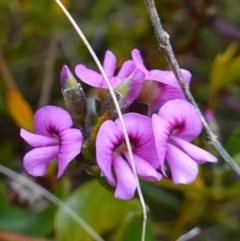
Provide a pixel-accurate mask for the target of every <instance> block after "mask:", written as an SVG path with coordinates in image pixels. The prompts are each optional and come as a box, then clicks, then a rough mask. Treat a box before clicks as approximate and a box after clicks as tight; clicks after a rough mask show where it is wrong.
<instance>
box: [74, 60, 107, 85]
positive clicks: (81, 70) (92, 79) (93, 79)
mask: <svg viewBox="0 0 240 241" xmlns="http://www.w3.org/2000/svg"><path fill="white" fill-rule="evenodd" d="M75 74H76V75H77V77H78V78H79V79H80V80H81V81H82V82H84V83H86V84H88V85H90V86H93V87H96V88H104V87H105V86H106V84H105V81H104V79H103V77H102V75H101V74H99V73H97V72H96V71H94V70H91V69H88V68H87V67H86V66H85V65H83V64H78V65H77V66H76V67H75Z"/></svg>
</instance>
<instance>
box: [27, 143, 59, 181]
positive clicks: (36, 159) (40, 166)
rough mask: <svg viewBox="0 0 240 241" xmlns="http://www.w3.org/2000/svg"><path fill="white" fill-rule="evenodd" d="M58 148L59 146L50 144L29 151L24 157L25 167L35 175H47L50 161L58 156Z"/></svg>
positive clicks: (29, 172)
mask: <svg viewBox="0 0 240 241" xmlns="http://www.w3.org/2000/svg"><path fill="white" fill-rule="evenodd" d="M58 149H59V147H58V146H48V147H40V148H35V149H33V150H31V151H29V152H28V153H27V154H26V155H25V156H24V158H23V166H24V169H25V170H26V172H27V173H28V174H30V175H32V176H35V177H38V176H43V175H45V174H46V172H47V166H48V164H49V162H50V161H52V160H53V159H55V158H57V155H58Z"/></svg>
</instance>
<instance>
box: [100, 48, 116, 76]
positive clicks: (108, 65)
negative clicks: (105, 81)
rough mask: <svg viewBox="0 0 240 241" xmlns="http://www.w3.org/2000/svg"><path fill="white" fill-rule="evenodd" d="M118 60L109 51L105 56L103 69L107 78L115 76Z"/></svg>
mask: <svg viewBox="0 0 240 241" xmlns="http://www.w3.org/2000/svg"><path fill="white" fill-rule="evenodd" d="M116 64H117V59H116V57H115V55H114V54H113V52H111V51H109V50H107V51H106V53H105V56H104V61H103V69H104V70H105V73H106V75H107V76H113V74H114V71H115V69H116Z"/></svg>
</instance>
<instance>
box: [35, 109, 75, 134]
mask: <svg viewBox="0 0 240 241" xmlns="http://www.w3.org/2000/svg"><path fill="white" fill-rule="evenodd" d="M72 124H73V122H72V118H71V116H70V115H69V113H68V112H67V111H65V110H64V109H62V108H59V107H56V106H45V107H43V108H41V109H39V110H38V111H37V112H36V113H35V115H34V126H35V132H36V134H39V135H43V136H50V137H52V136H53V134H56V135H58V134H59V132H61V131H63V130H65V129H69V128H70V127H71V126H72Z"/></svg>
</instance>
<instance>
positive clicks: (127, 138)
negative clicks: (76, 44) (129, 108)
mask: <svg viewBox="0 0 240 241" xmlns="http://www.w3.org/2000/svg"><path fill="white" fill-rule="evenodd" d="M55 2H56V3H57V4H58V5H59V7H60V8H61V9H62V11H63V12H64V14H65V15H66V17H67V18H68V20H69V21H70V22H71V24H72V25H73V27H74V29H75V30H76V32H77V33H78V35H79V36H80V38H81V39H82V41H83V43H84V44H85V46H86V47H87V49H88V51H89V53H90V54H91V55H92V58H93V60H94V61H95V63H96V65H97V67H98V68H99V70H100V72H101V74H102V76H103V78H104V80H105V82H106V84H107V86H108V88H109V91H110V94H111V96H112V98H113V102H114V104H115V107H116V110H117V113H118V117H119V120H120V122H121V125H122V130H123V134H124V138H125V141H126V145H127V149H128V153H129V157H130V161H131V166H132V170H133V174H134V176H135V179H136V182H137V191H138V195H139V199H140V202H141V205H142V209H143V229H142V238H141V241H144V240H145V230H146V223H147V209H146V205H145V201H144V198H143V194H142V190H141V187H140V183H139V179H138V176H137V171H136V166H135V163H134V159H133V153H132V148H131V145H130V140H129V137H128V134H127V129H126V125H125V123H124V119H123V116H122V113H121V109H120V107H119V104H118V101H117V98H116V96H115V94H114V90H113V88H112V86H111V84H110V81H109V80H108V77H107V75H106V73H105V71H104V69H103V67H102V65H101V63H100V61H99V60H98V58H97V56H96V54H95V52H94V51H93V49H92V47H91V46H90V44H89V43H88V41H87V39H86V38H85V36H84V34H83V33H82V31H81V29H80V28H79V27H78V25H77V24H76V22H75V21H74V19H73V18H72V16H71V15H70V14H69V12H68V11H67V9H66V8H65V7H64V5H63V4H62V3H61V1H59V0H55Z"/></svg>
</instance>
